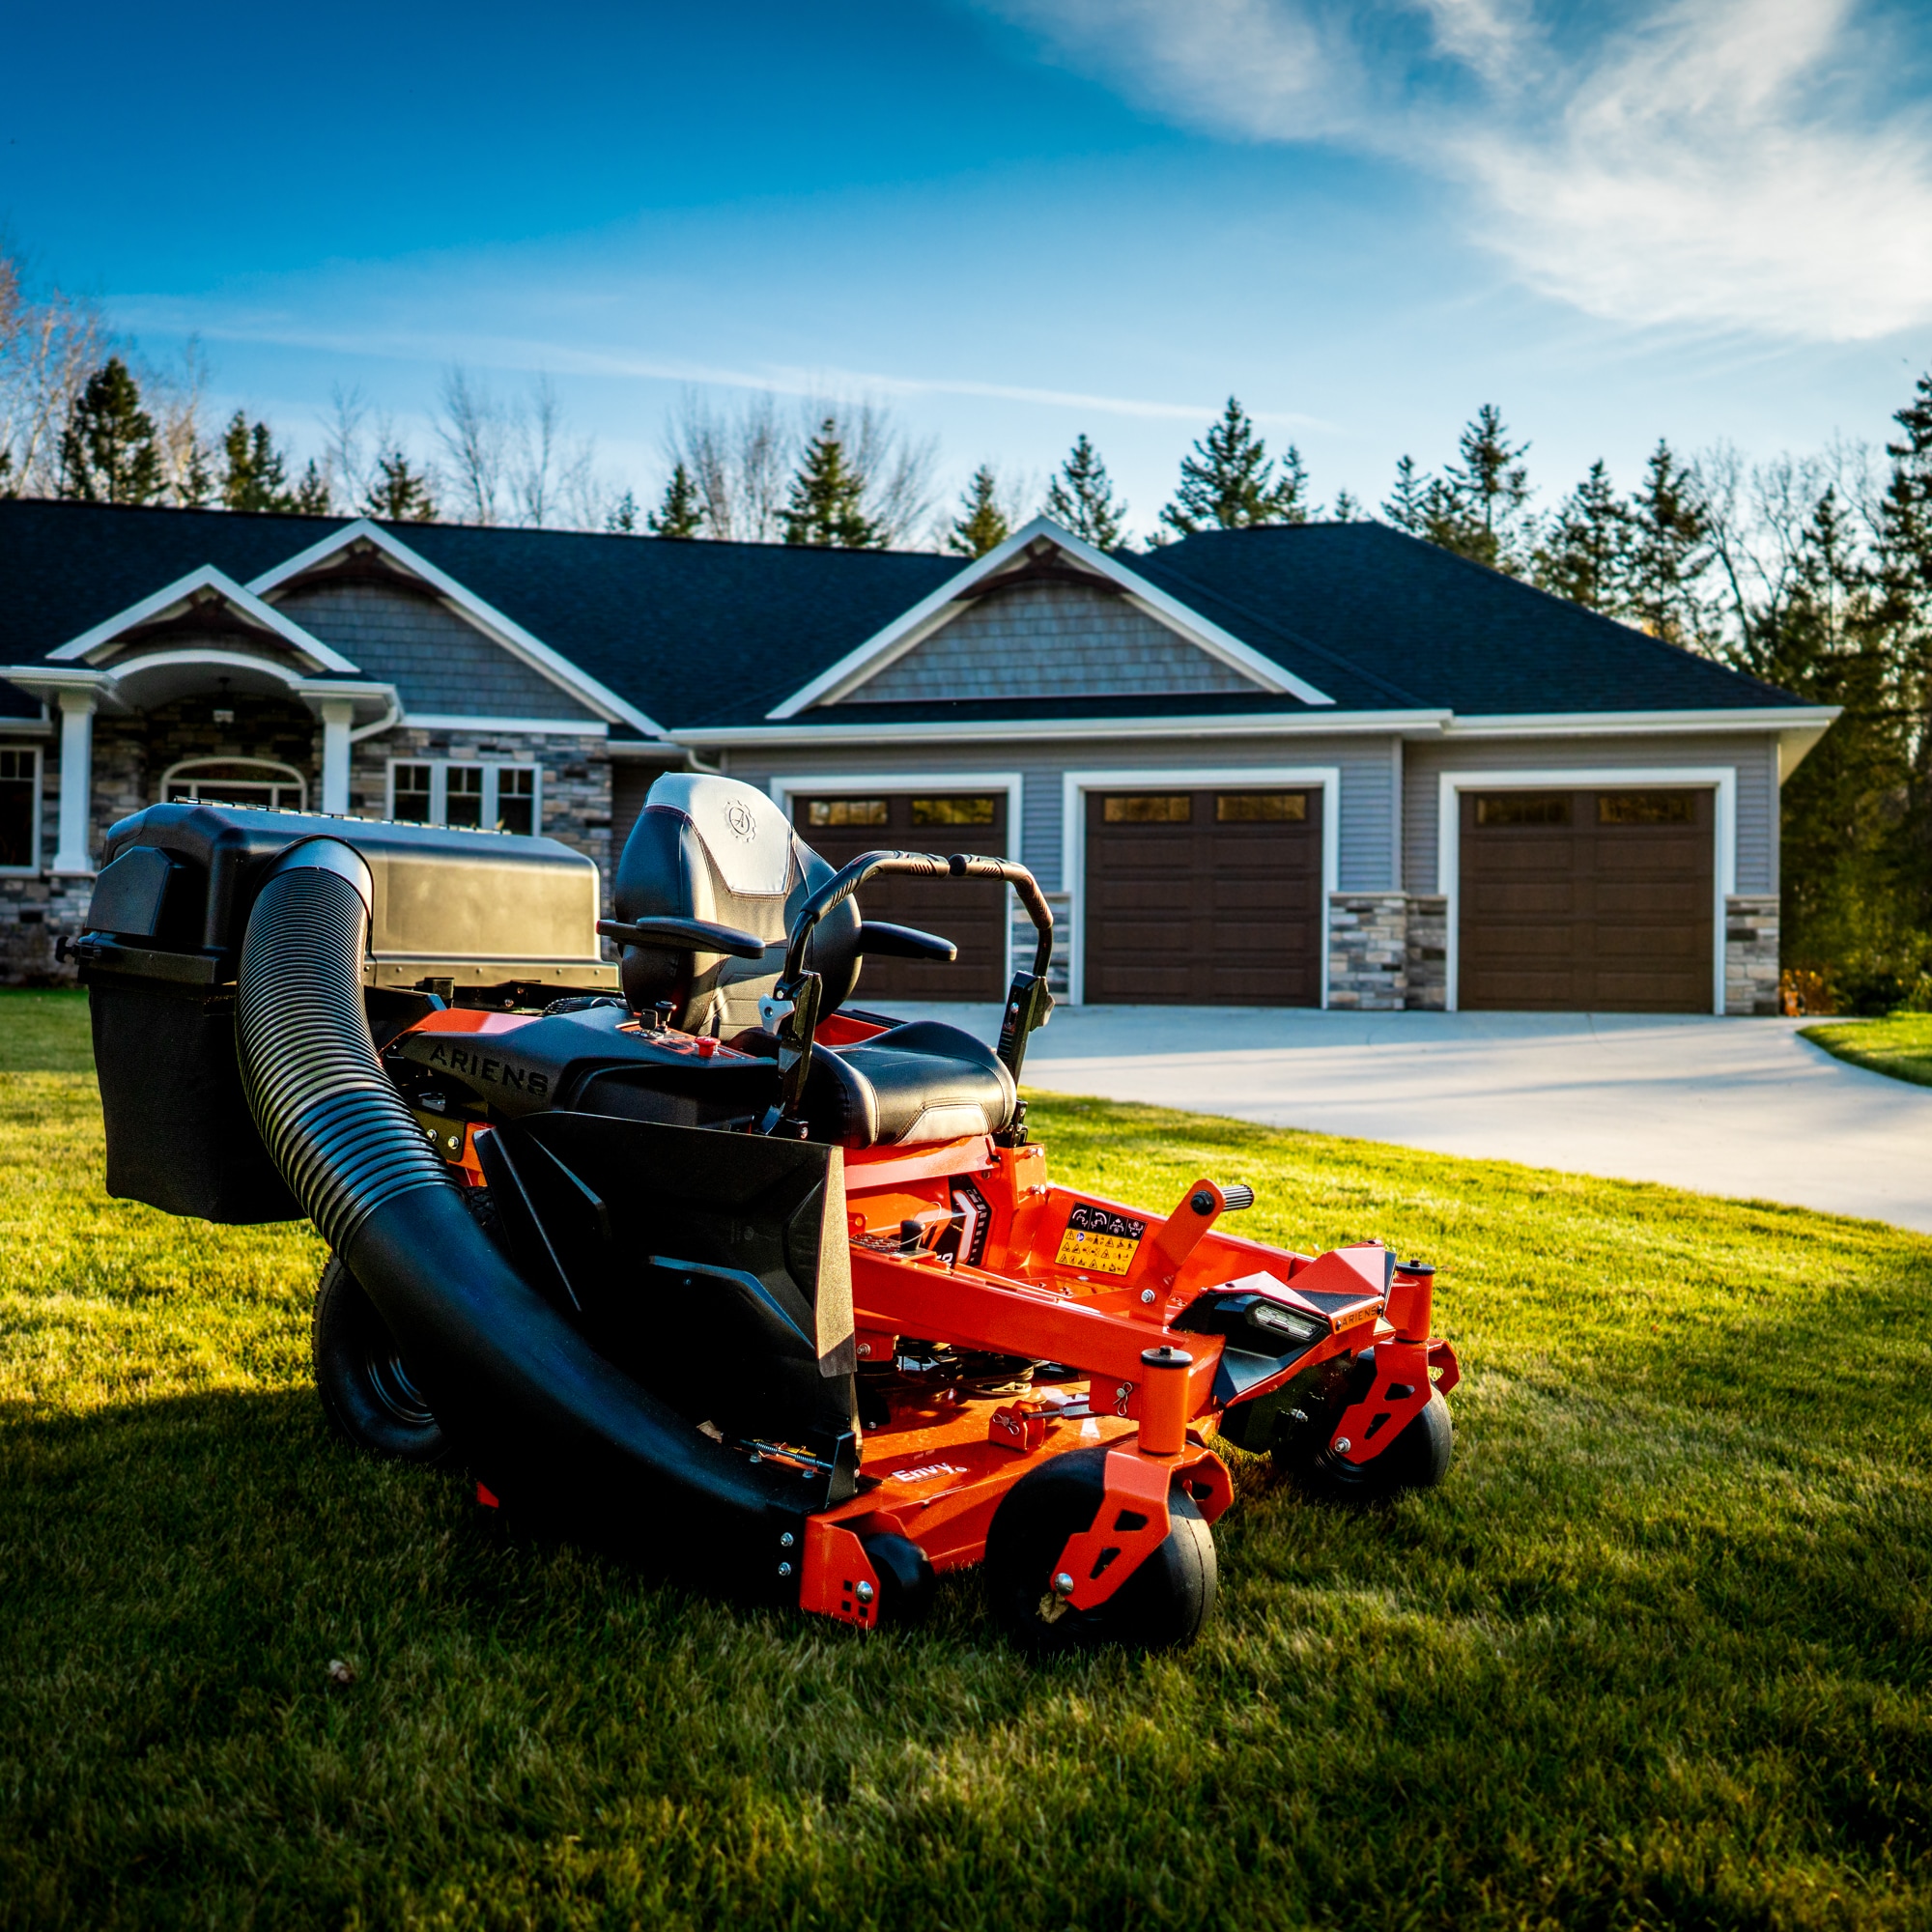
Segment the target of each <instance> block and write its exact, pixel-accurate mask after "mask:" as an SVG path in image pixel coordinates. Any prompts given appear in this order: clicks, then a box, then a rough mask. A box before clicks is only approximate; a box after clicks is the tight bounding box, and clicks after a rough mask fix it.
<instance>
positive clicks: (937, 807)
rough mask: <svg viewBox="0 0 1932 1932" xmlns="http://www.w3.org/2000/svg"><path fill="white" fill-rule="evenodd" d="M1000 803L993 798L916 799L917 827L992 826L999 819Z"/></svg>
mask: <svg viewBox="0 0 1932 1932" xmlns="http://www.w3.org/2000/svg"><path fill="white" fill-rule="evenodd" d="M999 814H1000V808H999V801H998V800H997V799H991V798H916V799H914V800H913V802H912V822H913V823H914V824H915V825H991V824H992V823H993V822H994V820H995V819H996V818H998V817H999Z"/></svg>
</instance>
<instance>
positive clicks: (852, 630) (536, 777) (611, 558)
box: [0, 501, 1835, 1013]
mask: <svg viewBox="0 0 1932 1932" xmlns="http://www.w3.org/2000/svg"><path fill="white" fill-rule="evenodd" d="M0 679H4V680H5V682H4V684H0V970H4V972H5V973H6V974H7V976H9V977H11V978H14V979H15V980H18V979H22V978H34V977H50V976H54V975H57V974H58V972H59V971H60V970H61V969H60V968H59V967H58V966H57V964H56V960H55V950H54V942H55V940H56V938H57V937H58V936H59V935H61V934H63V933H71V932H74V931H76V930H78V929H79V927H80V924H81V921H82V919H83V917H84V914H85V910H86V905H87V899H88V894H89V890H90V881H91V877H92V871H93V867H94V863H95V860H96V858H97V856H98V854H99V850H100V845H101V838H102V834H103V833H104V832H105V830H106V828H107V827H108V826H109V825H111V824H112V823H113V822H114V821H115V820H116V819H117V818H120V817H121V816H123V815H124V814H126V813H128V812H130V811H134V810H139V809H140V808H141V807H143V806H145V805H151V804H154V803H156V801H158V800H162V799H191V798H197V797H200V798H219V799H227V800H232V801H240V802H248V803H257V804H262V805H270V806H277V807H284V808H298V809H304V810H323V811H331V812H349V813H354V814H355V815H358V816H386V817H393V818H403V819H414V820H425V821H430V822H442V823H448V824H453V825H481V826H497V827H501V828H503V829H505V830H508V831H526V830H538V829H541V830H542V831H544V832H546V833H548V834H550V835H552V836H554V837H555V838H561V839H564V840H565V841H567V842H568V843H570V844H573V845H575V846H577V847H579V848H581V849H582V851H584V852H586V853H588V854H589V855H590V856H591V857H592V858H594V859H595V860H596V861H597V862H598V864H599V865H600V866H601V867H604V869H605V875H606V878H607V880H608V879H609V877H610V873H611V865H612V860H613V857H614V856H615V855H616V854H617V853H618V852H619V851H621V848H622V844H623V840H624V837H625V834H626V833H627V831H628V830H629V827H630V825H631V823H632V821H633V820H634V819H635V818H636V816H637V813H638V811H639V810H640V808H641V805H642V801H643V798H644V795H645V793H646V792H647V790H648V789H649V786H650V784H651V781H653V779H655V778H656V777H657V775H658V774H660V773H661V772H663V771H666V770H668V769H684V768H689V767H691V766H693V765H701V766H702V767H703V768H706V769H716V770H721V771H724V772H726V773H729V774H731V775H733V776H736V777H740V778H744V779H747V780H749V781H752V782H753V783H755V784H758V785H760V786H762V787H765V788H766V789H767V790H769V791H770V793H771V794H772V795H773V796H774V797H775V798H776V799H777V800H779V802H780V803H781V805H783V806H784V807H785V809H786V810H788V811H789V812H790V813H791V814H792V815H793V816H794V818H795V820H796V822H797V823H798V824H799V826H800V827H801V829H802V831H803V833H804V836H805V837H806V838H807V839H808V840H809V842H810V843H811V844H812V845H814V846H815V847H816V848H817V849H819V850H820V851H822V852H823V853H824V854H825V855H826V856H827V857H828V858H830V859H833V860H835V861H842V860H844V859H846V858H849V857H851V856H852V855H854V854H856V853H858V852H861V851H865V850H868V849H870V848H872V847H875V846H881V845H889V846H900V847H908V848H916V849H935V848H936V849H938V850H941V851H958V850H980V851H990V852H996V853H1001V854H1006V855H1010V856H1016V857H1018V858H1021V859H1023V860H1024V861H1025V862H1026V863H1027V865H1029V866H1030V867H1032V868H1033V869H1034V871H1035V872H1036V874H1037V876H1038V878H1039V880H1040V882H1041V884H1042V886H1043V887H1044V888H1045V889H1046V891H1047V893H1048V895H1049V898H1050V900H1051V902H1052V903H1053V905H1054V907H1055V911H1056V917H1057V920H1058V922H1059V931H1058V945H1057V949H1056V955H1055V977H1056V981H1057V983H1058V986H1059V988H1060V989H1061V991H1062V994H1063V997H1065V998H1070V999H1072V1000H1074V1001H1083V1000H1084V1001H1094V1002H1133V1003H1152V1004H1159V1003H1177V1002H1178V1003H1189V1004H1248V1005H1299V1006H1327V1007H1351V1008H1358V1009H1377V1010H1386V1009H1398V1008H1403V1007H1421V1008H1437V1009H1440V1008H1445V1007H1446V1008H1458V1007H1462V1008H1505V1009H1554V1010H1564V1009H1572V1010H1574V1009H1599V1010H1603V1009H1624V1010H1650V1011H1685V1012H1690V1011H1707V1012H1708V1011H1719V1012H1733V1013H1751V1012H1769V1011H1771V1010H1773V1009H1774V1007H1775V1004H1776V978H1777V903H1778V901H1777V888H1778V879H1777V864H1778V787H1779V785H1780V784H1781V783H1782V781H1783V780H1784V779H1785V778H1786V777H1787V776H1788V775H1789V773H1790V772H1791V771H1792V770H1793V769H1794V767H1795V766H1796V765H1797V763H1798V762H1799V760H1800V759H1801V758H1803V757H1804V754H1805V753H1806V752H1807V751H1808V750H1809V749H1810V748H1811V746H1812V745H1813V744H1815V743H1816V742H1817V740H1818V738H1819V737H1820V735H1821V734H1822V733H1823V732H1824V731H1825V730H1826V728H1827V727H1828V726H1829V725H1830V724H1831V722H1832V719H1833V716H1834V715H1835V714H1834V713H1833V711H1832V710H1830V709H1829V708H1821V707H1818V706H1813V705H1808V704H1805V703H1803V702H1801V701H1800V700H1798V699H1796V698H1794V697H1792V696H1789V695H1788V694H1786V693H1784V692H1780V691H1776V690H1774V689H1772V688H1771V687H1769V686H1766V685H1763V684H1760V683H1757V682H1755V681H1753V680H1752V679H1749V678H1747V677H1744V676H1742V675H1740V674H1738V673H1737V672H1735V671H1732V670H1728V669H1726V668H1723V667H1721V666H1719V665H1716V664H1713V663H1711V662H1709V661H1708V660H1706V659H1703V658H1699V657H1696V656H1693V655H1691V654H1690V653H1687V652H1685V651H1681V650H1677V649H1675V648H1673V647H1671V646H1669V645H1667V644H1664V643H1662V642H1660V641H1658V640H1657V639H1652V638H1650V637H1647V636H1645V635H1643V634H1642V633H1640V632H1637V631H1634V630H1631V629H1628V628H1627V627H1625V626H1623V625H1620V624H1616V623H1612V622H1610V621H1609V620H1607V619H1605V618H1603V617H1599V616H1597V615H1594V614H1593V613H1591V612H1589V611H1583V610H1581V609H1579V608H1577V607H1576V606H1574V605H1571V604H1567V603H1564V602H1562V601H1561V600H1559V599H1555V598H1551V597H1548V596H1546V595H1544V594H1543V593H1542V592H1540V591H1537V590H1534V589H1531V588H1530V587H1528V586H1527V585H1524V584H1522V583H1519V582H1514V581H1512V580H1510V579H1507V578H1503V577H1500V576H1497V575H1496V574H1494V573H1493V572H1491V571H1488V570H1484V569H1482V568H1481V567H1479V566H1477V565H1474V564H1471V563H1467V562H1465V561H1463V560H1462V559H1460V558H1458V557H1455V556H1451V555H1449V554H1446V553H1444V552H1442V551H1439V550H1436V549H1435V548H1433V547H1432V546H1430V545H1427V544H1424V543H1420V542H1417V541H1416V540H1414V539H1413V538H1410V537H1407V536H1405V535H1402V534H1400V533H1399V532H1397V531H1394V530H1391V529H1388V528H1385V527H1383V526H1380V525H1378V524H1373V523H1360V524H1326V525H1305V526H1276V527H1270V528H1263V529H1251V530H1229V531H1214V532H1210V533H1208V534H1204V535H1198V536H1192V537H1188V538H1186V539H1185V540H1183V541H1181V542H1178V543H1175V544H1172V545H1170V546H1168V547H1166V548H1164V549H1161V550H1158V551H1155V552H1153V553H1151V554H1147V555H1124V554H1102V553H1100V552H1098V551H1095V550H1094V549H1093V548H1091V547H1090V546H1088V545H1087V544H1084V543H1082V542H1081V541H1080V540H1079V539H1078V538H1076V537H1074V536H1072V535H1070V534H1069V533H1068V532H1067V531H1065V530H1064V529H1062V528H1060V527H1059V526H1056V525H1054V524H1053V523H1051V522H1049V521H1047V520H1045V519H1037V520H1036V521H1035V522H1034V523H1032V524H1030V525H1028V526H1027V527H1026V528H1024V529H1023V530H1020V531H1019V532H1018V533H1017V534H1015V535H1014V536H1013V537H1011V538H1010V539H1009V541H1008V542H1006V543H1005V544H1003V545H1002V546H1001V547H1000V548H999V549H998V550H996V551H994V552H992V553H991V554H988V555H986V556H983V557H981V558H980V559H978V560H977V561H975V562H972V563H962V562H961V561H960V560H959V559H958V558H956V557H946V556H938V555H927V554H904V553H874V552H851V551H822V550H795V549H787V548H783V547H779V546H759V545H745V544H711V543H673V542H661V541H653V540H649V539H639V538H635V537H623V536H597V535H586V534H579V533H570V532H557V531H536V530H507V529H486V528H478V527H470V526H459V525H400V526H392V525H382V524H376V523H372V522H369V521H367V520H364V519H354V520H348V519H338V518H299V517H267V516H262V517H257V516H242V515H231V514H227V513H222V512H215V511H199V510H153V509H126V508H116V507H112V506H104V505H94V504H77V503H51V502H35V501H9V502H0ZM868 905H869V907H870V908H871V909H872V910H873V911H874V913H875V916H881V917H896V918H900V919H903V920H907V921H910V922H911V923H919V924H925V925H930V926H936V927H938V928H939V929H941V930H944V931H946V932H948V933H949V934H951V935H952V936H953V937H954V938H956V939H958V940H959V941H960V942H961V956H960V959H959V961H958V963H957V964H956V965H954V966H952V967H940V966H933V965H930V964H925V963H915V962H898V961H875V962H872V963H870V964H868V966H867V994H868V995H870V996H871V997H873V998H878V997H882V996H883V997H894V996H913V995H918V994H923V995H925V996H927V997H941V998H945V997H953V998H997V997H998V996H999V994H1000V992H1001V991H1002V990H1003V987H1004V984H1005V980H1006V976H1007V971H1008V964H1009V957H1010V956H1011V939H1010V933H1009V920H1010V910H1009V907H1008V906H1007V905H1006V904H1005V903H1004V902H1002V901H1001V900H1000V899H999V898H998V896H997V895H996V894H994V893H993V891H992V889H989V888H981V887H974V888H971V889H967V888H957V887H944V886H939V885H933V884H928V883H924V882H915V883H901V882H895V883H894V885H893V886H892V887H891V888H889V889H888V890H886V891H884V892H881V893H878V894H876V895H868Z"/></svg>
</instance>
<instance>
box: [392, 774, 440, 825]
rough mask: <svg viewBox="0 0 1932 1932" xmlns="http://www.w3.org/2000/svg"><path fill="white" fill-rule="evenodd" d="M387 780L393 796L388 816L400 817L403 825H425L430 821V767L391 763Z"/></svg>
mask: <svg viewBox="0 0 1932 1932" xmlns="http://www.w3.org/2000/svg"><path fill="white" fill-rule="evenodd" d="M389 781H390V784H391V786H392V788H393V790H394V797H393V798H392V799H391V800H390V804H389V816H390V817H391V818H395V819H400V820H401V821H402V822H403V823H404V824H405V825H427V824H428V823H429V821H430V812H431V810H432V807H431V805H430V783H431V777H430V767H429V766H428V765H391V766H390V767H389Z"/></svg>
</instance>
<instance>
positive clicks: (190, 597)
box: [47, 563, 356, 673]
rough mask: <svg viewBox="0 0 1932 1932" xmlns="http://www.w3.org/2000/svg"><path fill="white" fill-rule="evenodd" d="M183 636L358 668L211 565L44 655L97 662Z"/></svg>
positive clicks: (52, 660) (310, 664) (311, 663)
mask: <svg viewBox="0 0 1932 1932" xmlns="http://www.w3.org/2000/svg"><path fill="white" fill-rule="evenodd" d="M185 638H194V639H210V638H226V639H234V640H235V641H236V642H237V643H238V644H239V645H241V647H243V648H247V649H253V650H259V651H266V652H268V653H270V655H273V656H275V657H283V656H292V657H294V658H295V659H296V660H297V661H298V663H299V664H300V665H301V667H302V668H303V669H305V670H311V671H337V672H346V673H353V672H354V671H355V669H356V666H355V665H354V664H352V663H351V662H350V661H349V659H347V658H345V657H344V656H342V654H341V653H340V652H339V651H335V650H332V649H331V648H330V647H329V646H328V645H327V644H326V643H324V642H323V641H322V639H320V638H316V637H311V636H310V634H309V633H308V632H307V631H305V630H303V629H302V628H301V626H300V625H299V624H297V623H294V622H292V621H291V620H290V619H289V618H288V617H286V616H284V615H283V614H282V612H281V611H277V610H275V609H274V608H273V607H272V606H270V605H268V604H265V603H264V602H263V601H262V600H261V598H259V597H257V596H256V595H255V594H254V593H253V592H252V591H248V590H244V589H243V588H242V587H241V584H239V583H237V582H235V581H234V579H233V578H231V577H228V576H227V575H225V574H224V573H223V572H221V571H219V570H217V569H215V567H214V566H213V564H212V563H208V564H203V565H202V567H201V568H200V569H199V570H192V571H189V572H188V574H187V575H186V576H185V577H182V578H177V579H176V581H175V582H172V583H169V584H164V585H163V586H162V587H161V588H160V589H159V590H156V591H154V592H152V593H151V594H150V595H148V596H146V597H143V598H142V599H141V600H140V601H139V602H138V603H136V604H131V605H129V606H128V609H127V610H125V611H116V612H115V613H114V615H113V616H111V617H105V618H103V619H102V620H101V621H100V622H99V623H98V624H94V625H92V626H90V627H89V628H88V629H87V630H85V631H83V632H82V633H81V634H80V636H79V637H77V638H71V639H69V640H68V641H67V642H66V643H64V644H62V645H60V646H59V647H58V648H57V649H55V650H51V651H49V652H48V653H47V662H48V663H49V664H72V665H82V664H85V665H94V666H99V665H103V664H106V663H108V662H110V661H114V660H118V659H121V658H125V657H126V656H128V653H129V652H130V651H131V650H137V649H140V648H142V647H143V646H148V647H153V646H156V645H163V646H164V645H165V644H168V643H172V642H174V641H175V640H177V639H185Z"/></svg>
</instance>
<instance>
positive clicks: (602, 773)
mask: <svg viewBox="0 0 1932 1932" xmlns="http://www.w3.org/2000/svg"><path fill="white" fill-rule="evenodd" d="M394 758H404V759H407V758H452V759H454V760H456V761H457V762H458V763H459V764H469V763H474V764H486V763H487V764H533V765H537V766H539V767H540V768H541V770H542V773H543V777H542V779H541V781H540V782H539V790H540V792H541V794H542V805H543V823H542V825H540V826H539V827H538V828H537V829H538V830H539V831H540V832H542V833H543V834H544V836H545V837H546V838H554V839H556V840H557V842H558V843H559V844H563V845H568V846H570V847H572V848H573V850H575V851H579V852H582V853H583V854H584V856H585V857H586V858H589V859H594V860H595V861H596V862H597V868H598V870H599V872H600V873H602V875H603V879H604V911H605V915H606V916H607V917H608V916H609V914H610V911H611V860H612V857H613V854H612V853H611V754H610V753H609V752H608V751H607V750H606V749H605V746H604V741H603V740H602V739H601V738H589V737H570V738H566V737H562V736H557V737H552V736H550V735H548V734H546V733H543V732H535V731H460V732H458V731H419V730H396V731H385V732H384V733H382V734H381V735H380V736H379V737H375V738H365V739H364V740H363V741H362V742H361V743H360V744H359V745H357V746H356V747H355V754H354V758H353V760H352V762H351V765H350V771H349V810H351V811H352V812H353V813H354V814H355V816H356V817H357V818H381V817H382V816H383V815H384V812H386V811H387V810H388V809H389V762H390V760H391V759H394Z"/></svg>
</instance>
